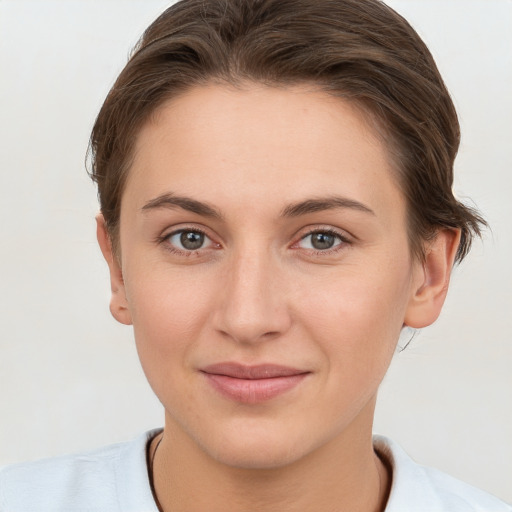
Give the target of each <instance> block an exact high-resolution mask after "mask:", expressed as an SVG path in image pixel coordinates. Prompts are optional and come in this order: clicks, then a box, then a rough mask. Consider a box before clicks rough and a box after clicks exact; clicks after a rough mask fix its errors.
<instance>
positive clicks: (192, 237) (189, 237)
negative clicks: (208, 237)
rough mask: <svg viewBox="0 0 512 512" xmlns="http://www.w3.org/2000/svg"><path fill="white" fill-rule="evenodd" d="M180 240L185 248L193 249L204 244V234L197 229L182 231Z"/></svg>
mask: <svg viewBox="0 0 512 512" xmlns="http://www.w3.org/2000/svg"><path fill="white" fill-rule="evenodd" d="M180 242H181V245H183V247H185V249H189V250H191V251H193V250H194V249H199V248H200V247H201V246H202V245H203V243H204V235H203V233H198V232H196V231H184V232H183V233H181V236H180Z"/></svg>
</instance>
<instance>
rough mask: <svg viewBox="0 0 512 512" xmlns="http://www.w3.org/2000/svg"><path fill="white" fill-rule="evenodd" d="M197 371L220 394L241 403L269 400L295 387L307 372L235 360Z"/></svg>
mask: <svg viewBox="0 0 512 512" xmlns="http://www.w3.org/2000/svg"><path fill="white" fill-rule="evenodd" d="M200 371H201V373H202V374H203V375H204V376H205V377H206V380H207V381H208V383H209V384H210V385H211V386H212V387H213V389H214V390H216V391H217V392H219V393H220V394H221V395H222V396H223V397H225V398H228V399H230V400H233V401H236V402H239V403H244V404H258V403H262V402H266V401H268V400H271V399H272V398H275V397H277V396H278V395H281V394H283V393H286V392H287V391H290V390H291V389H293V388H295V387H296V386H297V385H298V384H300V383H301V382H302V380H304V378H305V377H306V376H307V375H309V374H310V373H311V372H309V371H304V370H300V369H297V368H290V367H287V366H281V365H275V364H261V365H255V366H247V365H242V364H239V363H218V364H213V365H209V366H206V367H205V368H202V369H201V370H200Z"/></svg>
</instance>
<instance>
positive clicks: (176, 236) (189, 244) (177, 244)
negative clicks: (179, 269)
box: [166, 229, 213, 251]
mask: <svg viewBox="0 0 512 512" xmlns="http://www.w3.org/2000/svg"><path fill="white" fill-rule="evenodd" d="M166 239H167V241H168V242H169V243H170V244H171V245H172V246H173V247H174V248H176V249H178V250H180V251H197V250H199V249H204V248H205V247H209V246H210V245H212V243H213V242H212V241H211V240H210V239H209V238H208V237H207V236H206V235H205V234H204V233H203V232H202V231H197V230H192V229H181V230H180V231H175V232H174V233H171V234H170V235H168V236H167V237H166Z"/></svg>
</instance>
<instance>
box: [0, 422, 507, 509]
mask: <svg viewBox="0 0 512 512" xmlns="http://www.w3.org/2000/svg"><path fill="white" fill-rule="evenodd" d="M159 431H160V430H151V431H149V432H146V433H145V434H143V435H141V436H139V437H138V438H137V439H135V440H134V441H131V442H128V443H120V444H115V445H111V446H107V447H105V448H100V449H98V450H95V451H92V452H88V453H84V454H79V455H70V456H64V457H56V458H52V459H45V460H41V461H37V462H30V463H25V464H16V465H12V466H7V467H4V468H1V469H0V512H158V509H157V507H156V505H155V502H154V499H153V496H152V493H151V487H150V484H149V477H148V470H147V465H146V447H147V443H148V441H149V440H150V439H151V438H152V437H153V436H155V435H156V434H157V433H158V432H159ZM374 445H375V448H376V450H377V451H378V452H379V454H381V455H382V456H383V457H384V458H386V459H387V460H388V461H389V463H390V465H391V467H392V469H393V483H392V487H391V494H390V497H389V501H388V505H387V507H386V512H412V511H414V512H512V506H510V505H507V504H505V503H503V502H502V501H500V500H498V499H497V498H495V497H494V496H492V495H490V494H487V493H486V492H484V491H481V490H479V489H476V488H475V487H472V486H470V485H468V484H465V483H463V482H460V481H459V480H456V479H455V478H452V477H451V476H448V475H446V474H444V473H441V472H440V471H437V470H436V469H432V468H427V467H424V466H420V465H418V464H416V463H415V462H414V461H413V460H412V459H410V458H409V457H408V456H407V455H406V454H405V452H404V451H403V450H402V449H401V448H400V447H399V446H398V445H396V444H395V443H393V442H392V441H391V440H389V439H387V438H385V437H382V436H375V437H374Z"/></svg>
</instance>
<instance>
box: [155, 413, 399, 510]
mask: <svg viewBox="0 0 512 512" xmlns="http://www.w3.org/2000/svg"><path fill="white" fill-rule="evenodd" d="M359 423H360V422H359V421H357V420H356V421H355V422H354V424H353V425H350V426H349V428H347V429H346V430H345V431H344V432H343V435H340V436H338V437H336V438H335V439H333V440H332V441H331V442H329V443H327V444H326V445H324V446H322V447H320V448H319V449H317V450H316V451H314V452H313V453H310V454H308V455H307V456H306V457H303V458H302V459H300V460H297V461H295V462H293V463H291V464H287V465H286V466H283V467H277V468H270V469H246V468H237V467H232V466H228V465H225V464H223V463H222V462H219V461H218V460H215V459H214V458H212V457H210V456H209V455H208V454H206V453H205V452H204V451H203V450H201V448H200V447H198V446H197V444H196V443H195V442H194V440H193V439H191V438H190V437H189V436H187V435H186V433H184V432H183V431H182V430H181V429H179V428H177V426H176V425H175V424H173V422H171V421H169V420H167V421H166V427H165V431H164V433H163V434H162V436H163V437H161V438H160V436H157V438H155V439H154V440H153V443H152V446H151V447H150V450H151V451H150V456H153V455H154V465H153V481H154V487H155V493H156V496H157V497H158V502H159V504H160V507H161V508H162V511H163V512H171V511H175V510H179V511H183V512H188V511H194V510H209V511H211V512H225V511H226V510H230V511H233V512H239V511H240V512H241V511H247V510H259V511H269V512H270V511H272V512H274V511H279V512H299V511H300V512H314V511H315V512H316V511H324V510H350V511H352V512H382V511H383V510H384V509H385V505H386V501H387V497H388V493H389V486H390V476H389V473H388V470H387V469H386V467H385V466H384V464H383V463H382V461H381V460H380V459H379V458H378V457H377V455H376V454H375V452H374V451H373V446H372V441H371V423H370V428H361V425H360V424H359ZM157 445H158V451H157V452H156V453H155V452H154V450H155V447H156V446H157Z"/></svg>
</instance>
